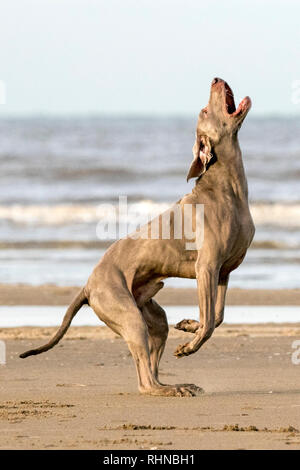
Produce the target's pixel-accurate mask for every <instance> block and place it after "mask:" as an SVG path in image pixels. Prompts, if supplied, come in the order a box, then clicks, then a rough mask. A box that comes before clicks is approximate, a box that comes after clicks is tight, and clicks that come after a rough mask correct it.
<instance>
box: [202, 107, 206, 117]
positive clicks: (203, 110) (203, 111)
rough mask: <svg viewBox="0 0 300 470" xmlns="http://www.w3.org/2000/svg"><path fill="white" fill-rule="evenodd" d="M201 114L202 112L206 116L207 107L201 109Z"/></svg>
mask: <svg viewBox="0 0 300 470" xmlns="http://www.w3.org/2000/svg"><path fill="white" fill-rule="evenodd" d="M202 114H203V115H204V116H207V108H203V109H202Z"/></svg>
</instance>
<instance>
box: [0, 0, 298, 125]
mask: <svg viewBox="0 0 300 470" xmlns="http://www.w3.org/2000/svg"><path fill="white" fill-rule="evenodd" d="M0 18H1V28H0V44H1V47H0V80H1V82H0V85H2V94H3V93H4V92H5V103H4V104H0V115H2V116H4V115H34V114H52V115H53V114H54V115H57V114H58V115H60V114H61V115H63V114H68V115H86V114H133V115H135V114H155V115H156V114H162V115H194V114H195V113H198V112H199V110H200V108H201V107H203V106H205V105H206V103H207V100H208V95H209V87H210V83H211V80H212V79H213V77H215V76H217V77H221V78H224V79H225V80H226V81H227V82H228V83H229V85H230V86H231V87H232V89H233V91H234V93H235V97H236V101H239V100H240V99H242V98H243V97H244V96H246V95H249V96H250V97H251V99H252V102H253V108H252V113H253V114H258V115H274V114H282V113H283V114H288V115H289V114H300V92H299V90H300V60H299V59H300V32H299V30H300V28H299V22H300V2H299V1H298V0H260V1H258V0H251V1H250V0H249V1H248V0H226V1H222V0H206V1H202V0H1V6H0ZM3 90H4V92H3ZM0 94H1V87H0ZM0 101H1V100H0Z"/></svg>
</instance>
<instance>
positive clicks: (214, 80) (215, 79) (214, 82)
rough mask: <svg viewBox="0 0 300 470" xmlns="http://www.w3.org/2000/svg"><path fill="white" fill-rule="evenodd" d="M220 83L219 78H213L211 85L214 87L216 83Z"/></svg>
mask: <svg viewBox="0 0 300 470" xmlns="http://www.w3.org/2000/svg"><path fill="white" fill-rule="evenodd" d="M220 81H221V79H220V78H218V77H215V78H214V79H213V81H212V85H215V84H216V83H218V82H220Z"/></svg>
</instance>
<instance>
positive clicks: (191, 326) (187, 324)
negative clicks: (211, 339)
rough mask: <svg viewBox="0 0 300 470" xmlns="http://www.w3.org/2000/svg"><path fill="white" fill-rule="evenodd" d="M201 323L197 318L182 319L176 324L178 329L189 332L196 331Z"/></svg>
mask: <svg viewBox="0 0 300 470" xmlns="http://www.w3.org/2000/svg"><path fill="white" fill-rule="evenodd" d="M199 327H200V323H199V322H198V321H196V320H181V321H180V322H179V323H177V324H176V325H175V327H174V328H176V330H182V331H186V332H187V333H196V331H197V330H198V329H199Z"/></svg>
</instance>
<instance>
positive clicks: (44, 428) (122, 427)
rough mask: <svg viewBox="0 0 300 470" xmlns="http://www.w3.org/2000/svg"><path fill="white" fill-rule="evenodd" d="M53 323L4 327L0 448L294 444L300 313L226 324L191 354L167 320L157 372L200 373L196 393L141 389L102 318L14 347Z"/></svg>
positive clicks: (299, 393) (170, 376)
mask: <svg viewBox="0 0 300 470" xmlns="http://www.w3.org/2000/svg"><path fill="white" fill-rule="evenodd" d="M54 331H55V329H53V328H31V327H30V328H13V329H10V328H8V329H1V330H0V339H2V340H5V342H6V345H7V364H6V365H5V366H0V377H1V380H0V431H1V432H0V436H1V437H0V448H2V449H66V448H67V449H300V365H298V366H297V365H294V364H293V363H292V361H291V356H292V353H293V352H294V349H293V348H292V342H293V341H294V340H300V323H299V324H293V325H290V324H285V325H272V324H269V325H251V326H247V325H234V326H230V325H223V326H221V327H220V328H218V329H217V330H216V332H215V334H214V336H213V337H212V338H211V339H210V340H209V341H208V342H207V343H206V344H205V345H204V346H203V348H202V349H201V350H200V351H199V352H198V353H196V354H194V355H192V356H189V357H186V358H182V359H176V358H175V357H174V356H173V355H172V353H173V351H174V350H175V348H176V346H177V345H178V344H179V343H181V342H182V341H186V340H187V339H188V338H189V336H190V335H188V334H186V333H182V332H179V331H176V330H174V329H171V332H170V337H169V339H168V342H167V347H166V351H165V353H164V355H163V358H162V362H161V380H162V381H164V382H167V383H171V384H175V383H196V384H197V385H199V386H201V387H203V388H204V390H205V393H204V394H202V395H200V396H198V397H193V398H165V397H151V396H141V395H139V394H138V392H137V381H136V373H135V369H134V365H133V362H132V358H131V356H130V354H129V353H128V349H127V346H126V344H125V343H124V341H123V340H122V339H120V338H118V337H117V336H116V335H115V334H114V333H112V332H111V331H110V330H108V329H107V328H106V327H97V328H93V327H72V328H71V329H70V330H69V332H68V334H67V336H66V337H65V338H64V339H63V340H62V341H61V343H60V344H59V345H58V346H56V347H55V348H54V349H53V350H51V351H48V352H47V353H44V354H42V355H40V356H36V357H31V358H28V359H25V360H21V359H19V358H18V355H19V353H20V352H23V351H24V350H26V349H28V348H31V347H32V346H37V345H40V344H41V343H43V342H44V341H46V340H47V339H48V338H49V336H50V335H51V334H53V332H54Z"/></svg>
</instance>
